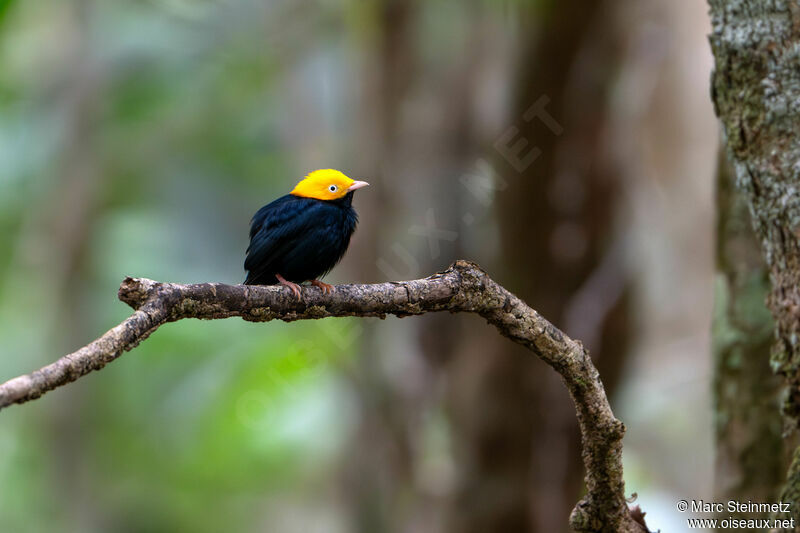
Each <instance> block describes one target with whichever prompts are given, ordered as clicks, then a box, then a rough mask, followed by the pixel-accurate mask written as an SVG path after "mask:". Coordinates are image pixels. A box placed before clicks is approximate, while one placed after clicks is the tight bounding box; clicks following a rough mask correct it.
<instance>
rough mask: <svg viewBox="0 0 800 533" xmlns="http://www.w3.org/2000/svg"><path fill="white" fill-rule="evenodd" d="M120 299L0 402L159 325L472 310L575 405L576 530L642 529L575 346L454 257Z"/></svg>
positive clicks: (103, 358) (81, 370)
mask: <svg viewBox="0 0 800 533" xmlns="http://www.w3.org/2000/svg"><path fill="white" fill-rule="evenodd" d="M119 298H120V300H122V301H123V302H125V303H127V304H128V305H130V306H131V307H132V308H133V309H134V310H135V312H134V313H133V315H131V316H130V317H129V318H128V319H126V320H125V321H124V322H122V323H121V324H120V325H118V326H116V327H115V328H113V329H111V330H109V331H108V332H106V333H105V334H104V335H103V336H102V337H100V338H99V339H97V340H95V341H94V342H92V343H90V344H88V345H87V346H85V347H83V348H81V349H80V350H78V351H76V352H74V353H71V354H69V355H66V356H64V357H62V358H61V359H59V360H58V361H56V362H55V363H52V364H50V365H48V366H46V367H44V368H41V369H39V370H37V371H35V372H32V373H31V374H28V375H25V376H20V377H17V378H14V379H12V380H10V381H7V382H6V383H4V384H2V385H0V409H2V408H4V407H7V406H9V405H12V404H14V403H24V402H27V401H30V400H34V399H36V398H38V397H40V396H41V395H43V394H45V393H46V392H48V391H51V390H53V389H55V388H58V387H61V386H63V385H66V384H67V383H70V382H72V381H74V380H76V379H78V378H79V377H81V376H84V375H86V374H88V373H89V372H91V371H93V370H99V369H101V368H103V367H104V366H105V365H106V364H107V363H109V362H111V361H113V360H115V359H116V358H118V357H119V356H120V355H122V354H123V353H124V352H125V351H127V350H130V349H132V348H134V347H136V346H137V345H138V344H139V343H140V342H141V341H142V340H144V339H146V338H147V337H148V336H149V335H150V334H151V333H152V332H153V331H155V330H156V329H158V328H159V327H160V326H161V325H163V324H165V323H167V322H174V321H177V320H181V319H184V318H199V319H207V320H211V319H221V318H229V317H241V318H243V319H244V320H248V321H252V322H268V321H270V320H283V321H285V322H292V321H295V320H304V319H319V318H327V317H345V316H359V317H378V318H385V317H386V316H387V315H395V316H398V317H406V316H412V315H421V314H424V313H429V312H438V311H450V312H451V313H458V312H465V313H475V314H478V315H480V316H481V317H483V318H484V319H485V320H486V321H487V322H488V323H490V324H492V325H493V326H495V327H496V328H497V330H498V331H499V332H500V334H501V335H503V336H505V337H507V338H509V339H511V340H512V341H514V342H516V343H519V344H521V345H523V346H525V347H526V348H528V349H529V350H531V351H532V352H534V353H535V354H536V355H537V356H538V357H539V358H540V359H541V360H543V361H544V362H545V363H547V364H548V365H550V366H551V367H552V368H553V369H554V370H555V371H556V372H558V373H559V374H560V375H561V377H562V379H563V381H564V383H565V385H566V386H567V389H568V390H569V393H570V395H571V397H572V399H573V401H574V403H575V408H576V411H577V416H578V423H579V425H580V430H581V435H582V441H583V451H582V456H583V462H584V466H585V468H586V477H585V480H586V486H587V494H586V496H585V497H584V498H583V499H582V500H581V501H580V502H578V504H577V505H576V506H575V508H574V510H573V511H572V515H571V516H570V523H571V525H572V527H573V528H574V529H575V530H576V531H586V532H588V531H592V532H596V531H603V532H606V531H607V532H642V531H647V529H646V528H645V527H644V526H642V525H640V522H639V521H637V520H639V519H634V518H633V516H632V515H631V512H630V510H629V509H628V505H627V501H626V499H625V483H624V481H623V477H622V437H623V435H624V433H625V426H624V425H623V424H622V422H620V421H619V420H617V419H616V418H615V417H614V414H613V412H612V411H611V406H610V405H609V403H608V398H607V397H606V393H605V390H604V388H603V384H602V382H601V380H600V376H599V374H598V372H597V370H596V368H595V367H594V364H593V363H592V360H591V358H590V357H589V354H588V353H587V351H586V350H585V349H584V347H583V345H582V344H581V343H580V342H578V341H575V340H572V339H570V338H569V337H567V336H566V335H565V334H564V333H562V332H561V331H559V330H558V329H557V328H556V327H555V326H553V325H552V324H551V323H550V322H548V321H547V320H546V319H544V318H543V317H542V316H540V315H539V314H538V313H537V312H536V311H534V310H533V309H531V308H530V307H528V306H527V305H526V304H525V303H524V302H523V301H522V300H520V299H519V298H517V297H516V296H514V295H513V294H511V293H510V292H509V291H507V290H506V289H504V288H503V287H502V286H500V285H499V284H498V283H496V282H495V281H494V280H492V279H491V278H490V277H489V276H488V275H487V274H486V273H485V272H484V271H483V270H481V268H480V267H479V266H478V265H476V264H474V263H470V262H467V261H458V262H456V263H455V264H454V265H453V266H452V267H450V268H449V269H448V270H446V271H445V272H441V273H439V274H436V275H433V276H431V277H429V278H425V279H419V280H414V281H404V282H389V283H381V284H375V285H344V286H340V287H337V291H336V292H335V293H334V294H330V295H326V294H323V293H322V291H320V290H319V289H316V288H314V289H312V288H307V289H305V290H304V293H303V301H298V300H296V299H295V297H294V296H293V295H292V293H291V292H290V291H288V290H287V289H285V288H283V287H273V286H264V287H258V286H244V285H235V286H234V285H224V284H220V283H203V284H196V285H179V284H175V283H161V282H157V281H153V280H149V279H133V278H126V279H125V280H124V281H123V282H122V285H121V286H120V289H119Z"/></svg>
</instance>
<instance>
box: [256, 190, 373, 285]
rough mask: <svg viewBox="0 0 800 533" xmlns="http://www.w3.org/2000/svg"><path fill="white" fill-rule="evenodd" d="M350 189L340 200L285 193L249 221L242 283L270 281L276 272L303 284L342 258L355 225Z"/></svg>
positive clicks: (268, 283)
mask: <svg viewBox="0 0 800 533" xmlns="http://www.w3.org/2000/svg"><path fill="white" fill-rule="evenodd" d="M352 203H353V192H350V193H348V194H347V196H344V197H343V198H340V199H339V200H329V201H324V200H315V199H313V198H302V197H299V196H294V195H291V194H287V195H286V196H283V197H281V198H278V199H277V200H275V201H274V202H272V203H270V204H269V205H265V206H264V207H262V208H261V209H259V210H258V212H257V213H256V214H255V215H254V216H253V219H252V221H251V222H250V246H249V247H248V248H247V258H246V259H245V261H244V269H245V270H246V271H247V279H246V280H245V284H246V285H274V284H276V283H278V280H277V278H276V277H275V274H280V275H281V276H283V277H284V278H285V279H286V280H287V281H292V282H294V283H302V282H304V281H309V280H315V279H319V278H320V277H321V276H324V275H325V274H327V273H328V272H330V270H331V269H333V267H334V266H336V264H337V263H338V262H339V261H340V260H341V259H342V257H343V256H344V253H345V252H346V251H347V247H348V246H349V244H350V237H351V236H352V235H353V232H354V231H355V229H356V224H357V223H358V215H356V212H355V210H354V209H353V206H352Z"/></svg>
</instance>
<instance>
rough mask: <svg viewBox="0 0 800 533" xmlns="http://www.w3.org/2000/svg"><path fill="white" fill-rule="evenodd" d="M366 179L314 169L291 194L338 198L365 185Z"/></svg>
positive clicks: (305, 196)
mask: <svg viewBox="0 0 800 533" xmlns="http://www.w3.org/2000/svg"><path fill="white" fill-rule="evenodd" d="M367 185H369V183H367V182H366V181H355V180H351V179H350V178H348V177H347V176H345V175H344V174H342V173H341V172H339V171H338V170H333V169H330V168H328V169H323V170H315V171H314V172H312V173H311V174H309V175H308V176H306V177H305V179H304V180H303V181H301V182H300V183H298V184H297V187H295V188H294V190H293V191H292V194H293V195H295V196H302V197H304V198H314V199H316V200H338V199H339V198H344V197H345V196H347V194H348V193H350V192H352V191H355V190H357V189H360V188H362V187H366V186H367Z"/></svg>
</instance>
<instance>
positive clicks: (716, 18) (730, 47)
mask: <svg viewBox="0 0 800 533" xmlns="http://www.w3.org/2000/svg"><path fill="white" fill-rule="evenodd" d="M709 4H710V5H711V15H712V28H713V30H712V34H711V36H710V41H711V47H712V50H713V52H714V56H715V69H714V73H713V76H712V97H713V100H714V104H715V109H716V112H717V115H718V116H719V117H720V119H721V121H722V124H723V127H724V130H725V134H726V144H727V148H728V151H729V154H730V158H731V161H732V163H733V166H734V170H735V173H736V184H737V186H738V188H739V190H740V191H741V194H742V195H743V197H744V198H745V200H746V202H747V204H748V207H749V209H750V211H751V213H752V215H753V222H754V227H755V234H756V236H757V238H758V240H759V241H760V243H761V247H762V252H763V254H764V257H765V258H766V264H767V267H768V268H769V272H770V279H771V282H772V288H771V291H770V294H769V298H768V300H767V305H768V307H769V309H770V311H771V312H772V315H773V316H774V318H775V322H776V333H777V341H776V342H775V343H774V344H773V348H772V357H771V364H772V367H773V369H774V370H776V371H777V372H778V374H779V375H781V376H782V377H783V378H784V380H785V382H786V384H787V386H788V394H787V395H785V400H784V402H783V406H782V407H783V415H784V423H785V425H786V427H787V429H789V430H792V431H794V430H796V429H797V426H798V418H800V319H798V315H800V195H799V194H798V183H800V107H798V106H797V101H798V99H800V56H798V54H797V53H796V50H797V49H798V48H800V7H798V5H797V3H796V2H774V1H771V0H736V1H734V0H710V1H709ZM799 461H800V453H798V452H795V454H794V462H793V465H792V467H791V468H790V473H789V479H788V482H787V485H786V487H785V489H784V491H783V493H782V496H781V500H782V501H791V502H793V503H794V504H795V513H794V516H795V517H797V509H798V508H797V497H798V495H800V464H798V462H799ZM787 518H788V517H787Z"/></svg>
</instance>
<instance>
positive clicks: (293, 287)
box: [275, 274, 303, 301]
mask: <svg viewBox="0 0 800 533" xmlns="http://www.w3.org/2000/svg"><path fill="white" fill-rule="evenodd" d="M275 278H277V280H278V281H279V282H280V284H281V285H283V286H285V287H289V288H290V289H291V290H292V292H293V293H294V295H295V296H297V300H298V301H300V300H302V299H303V296H302V294H301V293H300V285H298V284H297V283H292V282H291V281H286V280H285V279H284V278H283V276H281V275H280V274H275Z"/></svg>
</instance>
